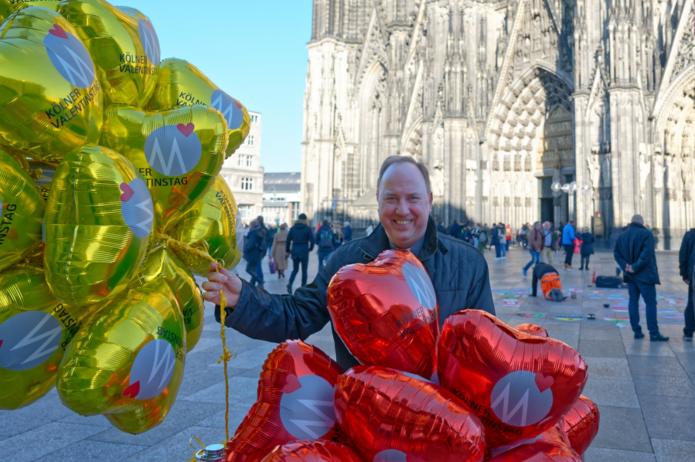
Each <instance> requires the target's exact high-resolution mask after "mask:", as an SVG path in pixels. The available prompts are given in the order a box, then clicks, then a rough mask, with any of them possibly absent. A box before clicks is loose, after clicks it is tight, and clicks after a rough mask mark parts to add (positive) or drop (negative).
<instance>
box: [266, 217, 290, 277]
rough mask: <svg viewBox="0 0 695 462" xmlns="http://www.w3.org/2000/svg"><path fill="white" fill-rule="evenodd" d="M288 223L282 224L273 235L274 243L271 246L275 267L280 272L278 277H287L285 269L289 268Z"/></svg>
mask: <svg viewBox="0 0 695 462" xmlns="http://www.w3.org/2000/svg"><path fill="white" fill-rule="evenodd" d="M288 234H289V232H288V231H287V223H283V224H281V225H280V229H279V230H278V232H277V233H275V237H273V245H272V247H271V248H270V255H271V257H272V259H273V261H274V262H275V269H276V270H277V272H278V279H285V270H286V269H287V259H288V258H289V254H288V253H287V247H286V245H287V235H288Z"/></svg>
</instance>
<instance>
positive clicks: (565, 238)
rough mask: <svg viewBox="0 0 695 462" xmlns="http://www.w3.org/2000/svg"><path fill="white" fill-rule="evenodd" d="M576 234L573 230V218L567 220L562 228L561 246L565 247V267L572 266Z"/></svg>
mask: <svg viewBox="0 0 695 462" xmlns="http://www.w3.org/2000/svg"><path fill="white" fill-rule="evenodd" d="M576 238H577V235H576V234H575V231H574V220H570V221H568V222H567V224H566V225H565V227H564V228H562V247H563V248H564V249H565V269H570V268H572V256H573V255H574V240H575V239H576Z"/></svg>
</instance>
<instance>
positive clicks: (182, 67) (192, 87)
mask: <svg viewBox="0 0 695 462" xmlns="http://www.w3.org/2000/svg"><path fill="white" fill-rule="evenodd" d="M194 104H202V105H205V106H209V107H210V108H213V109H216V110H217V111H219V113H220V114H222V116H223V117H224V120H225V122H226V124H227V130H228V140H229V144H228V145H227V150H226V155H225V157H229V156H231V155H232V154H233V153H234V151H235V150H236V149H237V148H238V147H239V146H241V143H243V142H244V139H245V138H246V136H247V135H248V134H249V130H250V128H251V121H250V118H249V113H248V111H247V110H246V108H245V107H244V105H242V104H241V103H240V102H239V101H238V100H237V99H235V98H232V97H231V96H229V95H228V94H227V93H225V92H224V91H222V90H220V89H219V88H218V87H217V85H215V84H214V83H212V82H211V81H210V79H208V78H207V77H206V76H205V75H204V74H203V73H202V72H200V70H199V69H198V68H197V67H195V66H194V65H192V64H190V63H188V62H186V61H184V60H182V59H175V58H171V59H166V60H164V61H162V63H161V65H160V66H159V80H158V82H157V88H156V90H155V92H154V96H152V99H151V100H150V102H149V105H148V108H149V109H154V110H166V109H173V108H176V107H183V106H190V105H194Z"/></svg>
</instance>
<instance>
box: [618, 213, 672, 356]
mask: <svg viewBox="0 0 695 462" xmlns="http://www.w3.org/2000/svg"><path fill="white" fill-rule="evenodd" d="M613 256H614V257H615V261H616V262H617V263H618V266H620V269H621V270H622V271H623V274H624V275H625V276H624V279H625V282H626V283H627V286H628V289H629V293H630V302H629V305H628V308H629V313H630V325H631V326H632V331H633V332H634V334H635V338H636V339H640V338H643V337H644V334H643V333H642V328H641V327H640V322H639V297H640V295H641V296H642V298H643V299H644V303H645V305H646V313H647V329H649V338H650V340H651V341H652V342H665V341H667V340H668V337H664V336H663V335H661V333H660V332H659V326H658V324H657V321H656V284H660V281H659V270H658V268H657V266H656V254H655V252H654V235H653V234H652V233H651V231H649V230H648V229H647V228H645V226H644V218H642V215H635V216H633V217H632V220H631V222H630V224H629V225H628V227H627V229H626V230H625V232H624V233H622V234H621V235H620V237H619V238H618V240H617V241H616V243H615V250H614V251H613Z"/></svg>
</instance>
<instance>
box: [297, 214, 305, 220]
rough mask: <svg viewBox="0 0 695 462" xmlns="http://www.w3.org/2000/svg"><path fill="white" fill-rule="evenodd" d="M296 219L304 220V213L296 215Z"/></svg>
mask: <svg viewBox="0 0 695 462" xmlns="http://www.w3.org/2000/svg"><path fill="white" fill-rule="evenodd" d="M297 218H299V219H300V220H306V213H300V214H299V215H297Z"/></svg>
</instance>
